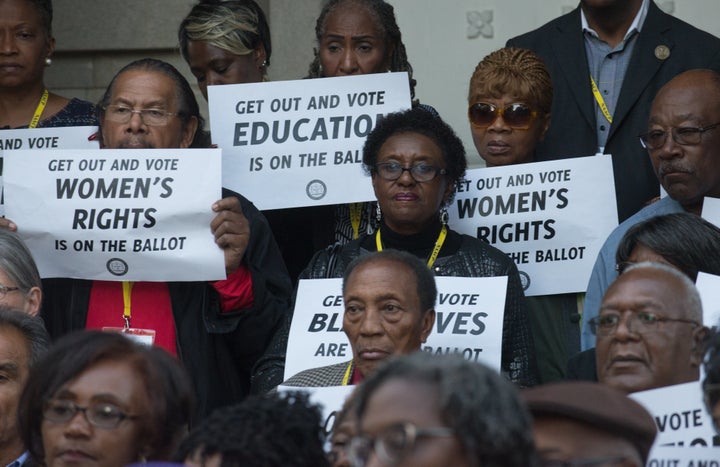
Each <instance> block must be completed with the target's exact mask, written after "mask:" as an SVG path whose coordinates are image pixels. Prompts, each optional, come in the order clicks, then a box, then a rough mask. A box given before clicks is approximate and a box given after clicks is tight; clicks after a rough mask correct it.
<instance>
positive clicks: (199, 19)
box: [178, 0, 272, 74]
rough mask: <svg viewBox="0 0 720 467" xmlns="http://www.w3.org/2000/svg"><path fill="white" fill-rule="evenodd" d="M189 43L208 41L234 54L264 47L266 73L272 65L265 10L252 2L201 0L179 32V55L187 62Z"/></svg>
mask: <svg viewBox="0 0 720 467" xmlns="http://www.w3.org/2000/svg"><path fill="white" fill-rule="evenodd" d="M189 41H196V42H207V43H209V44H210V45H213V46H215V47H217V48H218V49H222V50H225V51H227V52H230V53H231V54H234V55H247V54H249V53H252V52H253V51H254V50H255V49H256V48H257V47H258V46H260V45H262V46H263V48H264V49H265V56H266V59H265V61H266V66H265V67H263V74H265V73H266V72H267V67H268V66H270V55H271V54H272V42H271V40H270V27H269V26H268V23H267V19H266V18H265V13H263V11H262V8H260V6H259V5H258V4H257V3H255V2H254V1H253V0H226V1H219V0H203V1H201V2H200V3H198V4H197V5H195V6H194V7H193V8H192V10H190V13H188V15H187V16H186V17H185V19H184V20H183V21H182V23H180V28H179V29H178V42H179V43H180V53H181V54H182V56H183V58H184V59H185V61H186V62H187V61H189V57H188V42H189Z"/></svg>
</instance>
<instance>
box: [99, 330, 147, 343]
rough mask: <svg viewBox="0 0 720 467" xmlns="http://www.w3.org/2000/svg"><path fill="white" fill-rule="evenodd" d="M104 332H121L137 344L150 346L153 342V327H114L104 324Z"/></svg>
mask: <svg viewBox="0 0 720 467" xmlns="http://www.w3.org/2000/svg"><path fill="white" fill-rule="evenodd" d="M102 330H103V331H104V332H116V333H118V334H122V335H123V336H125V337H127V338H128V339H132V340H134V341H135V342H137V343H138V344H143V345H148V346H151V347H152V345H153V343H154V342H155V330H154V329H138V328H116V327H111V326H105V327H104V328H102Z"/></svg>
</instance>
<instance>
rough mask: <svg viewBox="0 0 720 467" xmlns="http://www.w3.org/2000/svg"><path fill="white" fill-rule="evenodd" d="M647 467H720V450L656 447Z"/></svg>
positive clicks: (715, 448) (694, 447)
mask: <svg viewBox="0 0 720 467" xmlns="http://www.w3.org/2000/svg"><path fill="white" fill-rule="evenodd" d="M645 466H646V467H720V448H717V447H714V448H710V447H707V448H704V447H696V446H693V447H675V446H654V447H653V448H652V450H651V451H650V457H649V458H648V461H647V462H646V463H645Z"/></svg>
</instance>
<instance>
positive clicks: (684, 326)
mask: <svg viewBox="0 0 720 467" xmlns="http://www.w3.org/2000/svg"><path fill="white" fill-rule="evenodd" d="M590 327H591V329H592V331H593V332H594V333H595V334H596V335H597V346H596V363H597V376H598V381H600V382H601V383H604V384H607V385H608V386H611V387H613V388H616V389H618V390H620V391H623V392H625V393H632V392H637V391H644V390H648V389H656V388H661V387H665V386H671V385H675V384H681V383H688V382H691V381H697V380H698V378H699V377H700V371H699V367H700V362H701V360H702V349H703V340H704V339H705V336H706V334H707V332H708V329H707V328H706V327H704V326H703V324H702V305H701V302H700V296H699V294H698V292H697V289H696V288H695V285H694V284H693V283H692V281H691V280H690V279H688V277H687V276H685V275H684V274H683V273H681V272H680V271H678V270H677V269H675V268H673V267H670V266H667V265H665V264H660V263H637V264H633V265H631V266H630V267H628V268H627V269H626V270H625V272H624V273H623V274H622V275H621V276H620V277H619V278H618V279H617V280H616V281H615V282H614V283H613V284H612V285H611V286H610V288H609V289H608V291H607V293H606V294H605V297H604V298H603V301H602V305H601V306H600V314H599V315H598V316H597V317H595V318H593V319H592V320H591V321H590Z"/></svg>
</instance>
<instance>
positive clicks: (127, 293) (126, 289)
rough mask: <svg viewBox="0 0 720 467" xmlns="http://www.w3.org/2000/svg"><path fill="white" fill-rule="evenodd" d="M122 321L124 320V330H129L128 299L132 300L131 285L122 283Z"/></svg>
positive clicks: (130, 283) (125, 282)
mask: <svg viewBox="0 0 720 467" xmlns="http://www.w3.org/2000/svg"><path fill="white" fill-rule="evenodd" d="M122 288H123V319H124V320H125V329H129V328H130V317H131V316H132V315H131V314H130V299H131V298H132V288H133V283H132V282H128V281H123V283H122Z"/></svg>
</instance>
